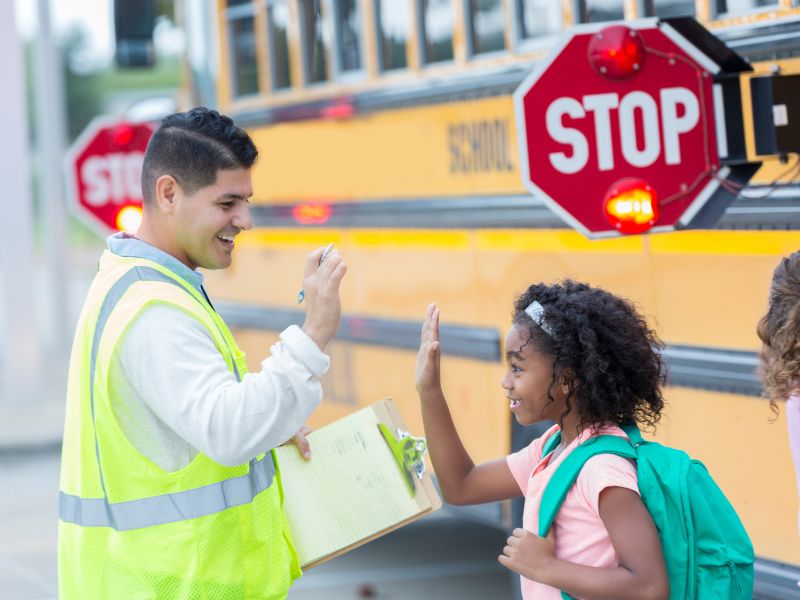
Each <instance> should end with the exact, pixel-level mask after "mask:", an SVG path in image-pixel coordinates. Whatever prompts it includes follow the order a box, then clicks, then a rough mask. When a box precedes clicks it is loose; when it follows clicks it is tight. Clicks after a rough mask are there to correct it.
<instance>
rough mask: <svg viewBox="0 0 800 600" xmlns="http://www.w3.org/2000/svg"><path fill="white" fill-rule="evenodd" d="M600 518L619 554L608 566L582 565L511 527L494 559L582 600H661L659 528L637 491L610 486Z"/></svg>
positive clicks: (551, 543) (665, 587)
mask: <svg viewBox="0 0 800 600" xmlns="http://www.w3.org/2000/svg"><path fill="white" fill-rule="evenodd" d="M600 518H601V519H602V521H603V524H604V525H605V527H606V530H607V531H608V535H609V537H610V538H611V544H612V545H613V546H614V550H615V552H616V553H617V558H619V566H618V567H612V568H599V567H587V566H584V565H578V564H575V563H572V562H568V561H565V560H560V559H557V558H556V557H555V538H554V537H553V534H552V531H553V530H552V529H551V533H550V535H548V536H547V538H542V537H539V536H538V535H534V534H533V533H531V532H530V531H526V530H524V529H515V530H514V532H513V534H512V535H511V537H509V538H508V545H507V546H506V547H505V549H504V550H503V555H501V556H500V557H499V561H500V563H501V564H503V565H504V566H506V567H508V568H509V569H511V570H512V571H516V572H517V573H519V574H520V575H522V576H524V577H527V578H528V579H532V580H534V581H538V582H540V583H544V584H545V585H549V586H552V587H554V588H557V589H559V590H563V591H565V592H567V593H568V594H570V595H572V596H577V597H580V598H586V600H627V599H630V600H661V599H665V600H666V599H667V598H669V580H668V578H667V569H666V566H665V565H664V555H663V553H662V552H661V542H660V540H659V538H658V531H657V530H656V526H655V524H654V523H653V519H652V518H651V517H650V513H648V512H647V509H646V508H645V506H644V504H643V503H642V500H641V498H639V496H638V494H636V492H634V491H632V490H629V489H626V488H622V487H609V488H606V489H605V490H603V491H602V492H601V494H600Z"/></svg>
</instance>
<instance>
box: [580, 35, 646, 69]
mask: <svg viewBox="0 0 800 600" xmlns="http://www.w3.org/2000/svg"><path fill="white" fill-rule="evenodd" d="M644 57H645V47H644V42H642V38H641V36H640V35H639V34H638V33H636V32H635V31H634V30H633V29H631V28H629V27H625V26H624V25H611V26H609V27H605V28H604V29H602V30H601V31H599V32H598V33H596V34H595V35H594V36H593V37H592V40H591V41H590V42H589V62H590V63H591V64H592V67H594V70H595V71H597V72H598V73H600V75H603V76H604V77H608V78H609V79H627V78H628V77H631V76H632V75H634V74H636V72H637V71H639V69H641V68H642V66H643V65H644Z"/></svg>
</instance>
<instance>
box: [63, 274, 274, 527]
mask: <svg viewBox="0 0 800 600" xmlns="http://www.w3.org/2000/svg"><path fill="white" fill-rule="evenodd" d="M137 281H163V282H166V283H171V284H173V285H176V286H178V287H179V288H181V289H183V286H182V285H181V284H180V283H179V282H178V281H176V280H175V279H173V278H172V277H169V276H168V275H165V274H164V273H161V272H160V271H158V270H157V269H153V268H152V267H133V268H132V269H130V270H129V271H128V272H126V273H125V275H123V276H122V277H120V279H119V280H118V281H116V282H115V283H114V285H113V286H111V289H110V290H109V291H108V293H107V294H106V297H105V298H104V299H103V304H102V305H101V307H100V313H99V315H98V317H97V324H96V325H95V331H94V337H93V339H92V352H91V358H90V365H89V401H90V408H91V415H92V425H93V428H94V444H95V453H96V454H97V465H98V467H99V469H100V486H101V488H102V490H103V497H102V498H81V497H80V496H75V495H72V494H67V493H64V492H59V518H60V519H61V520H62V521H64V522H66V523H73V524H75V525H81V526H83V527H111V528H113V529H115V530H117V531H126V530H129V529H138V528H140V527H151V526H154V525H163V524H164V523H172V522H175V521H182V520H186V519H194V518H197V517H203V516H206V515H210V514H214V513H217V512H220V511H223V510H226V509H228V508H232V507H234V506H240V505H242V504H247V503H249V502H252V501H253V499H254V498H255V497H256V496H257V495H258V494H260V493H261V492H263V491H264V490H266V489H267V488H268V487H269V486H270V485H271V484H272V480H273V479H274V477H275V463H274V462H273V460H272V455H271V453H268V454H267V455H266V456H265V457H264V458H263V459H261V460H256V459H253V460H251V461H250V463H249V465H250V471H249V472H248V473H246V474H245V475H240V476H238V477H233V478H231V479H225V480H222V481H218V482H217V483H212V484H209V485H206V486H203V487H199V488H194V489H191V490H185V491H182V492H173V493H171V494H162V495H159V496H151V497H148V498H140V499H138V500H128V501H126V502H109V501H108V494H107V493H106V486H105V481H104V479H103V469H102V467H100V446H99V443H98V441H97V427H96V424H95V416H94V372H95V366H96V363H97V352H98V348H99V346H100V338H101V337H102V334H103V329H104V328H105V325H106V322H107V321H108V318H109V316H110V315H111V311H113V310H114V307H115V306H116V305H117V303H118V302H119V301H120V299H121V298H122V296H123V295H124V294H125V291H126V290H127V289H128V288H129V287H130V286H131V285H133V284H134V283H136V282H137ZM186 293H187V294H190V295H191V293H190V292H188V291H187V292H186ZM192 297H193V296H192ZM223 337H224V336H223ZM231 365H232V367H233V374H234V376H235V377H236V380H237V381H240V380H241V377H240V376H239V370H238V369H237V367H236V361H235V358H234V357H233V356H231Z"/></svg>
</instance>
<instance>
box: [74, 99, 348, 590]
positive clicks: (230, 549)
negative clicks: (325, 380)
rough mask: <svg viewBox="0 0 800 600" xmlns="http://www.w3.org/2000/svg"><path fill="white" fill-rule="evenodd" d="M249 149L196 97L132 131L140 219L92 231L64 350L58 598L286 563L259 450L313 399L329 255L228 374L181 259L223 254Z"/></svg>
mask: <svg viewBox="0 0 800 600" xmlns="http://www.w3.org/2000/svg"><path fill="white" fill-rule="evenodd" d="M256 156H257V150H256V148H255V146H254V144H253V142H252V140H251V139H250V137H249V136H248V135H247V133H245V132H244V131H243V130H242V129H240V128H238V127H236V126H235V125H234V124H233V121H231V119H229V118H228V117H225V116H223V115H220V114H219V113H217V112H216V111H213V110H208V109H206V108H195V109H193V110H191V111H189V112H186V113H179V114H175V115H171V116H169V117H167V118H165V119H164V120H163V121H162V123H161V126H160V127H159V129H158V130H157V131H156V132H155V133H154V134H153V137H152V139H151V140H150V143H149V144H148V147H147V152H146V154H145V159H144V165H143V171H142V188H143V195H144V215H143V219H142V225H141V228H140V229H139V231H138V232H137V234H136V236H135V237H133V236H129V235H125V234H117V235H114V236H111V237H110V238H109V240H108V250H106V251H105V252H104V253H103V255H102V257H101V259H100V264H99V269H98V273H97V275H96V277H95V279H94V281H93V283H92V286H91V288H90V290H89V294H88V296H87V299H86V303H85V305H84V307H83V311H82V314H81V317H80V320H79V323H78V327H77V332H76V334H75V342H74V344H73V349H72V357H71V362H70V373H69V384H68V392H67V396H68V397H67V416H66V426H65V432H64V447H63V454H62V469H61V492H60V521H59V588H60V598H61V599H62V600H72V599H80V600H89V599H91V600H100V599H105V598H108V599H113V600H117V599H124V598H181V599H187V600H188V599H195V598H202V599H205V600H212V599H219V600H235V599H242V600H244V599H245V598H247V599H250V598H284V597H285V596H286V593H287V591H288V589H289V586H290V585H291V583H292V581H293V580H294V579H296V578H297V577H298V576H299V575H300V569H299V567H298V565H297V559H296V556H295V554H294V550H293V548H292V544H291V536H290V532H289V531H288V528H287V523H286V519H285V516H284V513H283V510H282V493H281V488H280V476H279V473H277V472H276V469H275V464H274V462H273V456H272V453H271V449H272V448H274V447H276V446H278V445H280V444H283V443H285V442H286V441H287V440H289V439H290V438H292V437H293V436H294V435H295V434H297V433H298V431H300V430H301V427H302V426H303V423H304V422H305V420H306V418H307V417H308V416H309V414H310V413H311V412H312V411H313V409H314V408H315V407H316V406H317V405H318V404H319V402H320V401H321V398H322V388H321V385H320V381H319V378H320V377H321V376H322V375H323V374H324V373H325V372H326V371H327V369H328V366H329V359H328V357H327V356H326V355H325V354H324V353H323V351H324V349H325V347H326V345H327V343H328V341H329V340H330V338H331V337H332V336H333V335H334V334H335V332H336V329H337V328H338V325H339V319H340V315H341V305H340V300H339V284H340V282H341V279H342V277H343V276H344V274H345V271H346V266H345V264H344V262H342V259H341V257H340V255H339V253H338V252H337V251H336V250H334V251H332V252H330V253H328V255H327V256H326V258H325V261H324V262H321V261H320V259H321V257H322V252H323V250H322V248H320V249H318V250H316V251H314V252H312V253H311V255H310V256H309V257H308V260H307V263H306V266H305V273H304V277H303V289H304V293H305V298H306V302H307V313H306V319H305V323H304V325H303V327H302V329H301V328H300V327H297V326H292V327H289V328H288V329H286V330H285V331H283V332H282V333H281V334H280V342H278V343H277V344H275V345H274V346H273V347H272V349H271V350H272V353H271V356H269V357H268V358H266V359H265V360H264V362H263V363H262V365H261V371H260V372H258V373H252V374H246V364H245V360H244V354H243V353H242V352H241V351H240V350H239V349H238V348H237V346H236V343H235V341H234V339H233V337H232V335H231V333H230V331H229V330H228V327H227V326H226V325H225V323H224V322H223V321H222V319H221V318H220V317H219V316H218V315H217V313H216V312H215V311H214V308H213V306H212V304H211V302H210V301H209V299H208V296H207V295H206V293H205V290H204V288H203V285H202V284H203V276H202V274H201V273H200V272H198V271H197V269H198V268H199V267H202V268H204V269H223V268H226V267H227V266H229V265H230V262H231V253H232V252H233V248H234V244H235V238H236V235H237V234H238V233H240V232H241V231H243V230H247V229H250V228H251V226H252V221H251V218H250V213H249V208H248V198H249V197H250V196H251V195H252V181H251V167H252V165H253V163H254V162H255V159H256ZM253 276H254V277H257V276H259V274H258V273H253ZM295 440H296V442H297V443H298V447H300V448H301V449H302V450H304V451H305V452H306V453H307V444H305V443H304V438H303V437H302V434H298V435H297V436H295Z"/></svg>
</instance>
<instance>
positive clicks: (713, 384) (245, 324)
mask: <svg viewBox="0 0 800 600" xmlns="http://www.w3.org/2000/svg"><path fill="white" fill-rule="evenodd" d="M215 304H216V306H217V310H218V311H219V313H220V314H221V315H222V316H223V318H224V319H225V321H226V322H227V323H228V325H230V326H231V327H239V328H242V329H255V330H267V331H282V330H283V329H285V328H286V327H288V326H289V325H292V324H297V325H300V324H301V323H302V322H303V319H304V318H305V313H304V312H303V311H300V310H293V309H287V308H272V307H267V306H258V305H252V304H241V303H237V302H223V301H218V302H216V303H215ZM420 327H421V321H416V320H415V321H410V320H402V319H386V318H375V317H366V316H358V315H346V316H343V317H342V322H341V325H340V327H339V332H338V333H337V335H336V339H337V340H340V341H346V342H353V343H356V344H368V345H373V346H383V347H387V348H400V349H404V350H413V351H415V350H417V348H419V334H420ZM440 333H441V344H442V353H443V354H448V355H451V356H461V357H465V358H472V359H475V360H482V361H487V362H499V361H500V359H501V357H502V355H501V339H500V335H501V334H500V332H499V331H497V330H496V329H493V328H491V327H474V326H465V325H442V326H441V331H440ZM664 358H665V360H666V363H667V368H668V383H669V384H670V385H675V386H680V387H688V388H695V389H706V390H715V391H722V392H729V393H733V394H741V395H746V396H760V394H761V385H760V383H759V380H758V377H757V376H756V367H757V365H758V355H757V354H756V353H755V352H749V351H742V350H728V349H723V348H709V347H701V346H682V345H674V344H673V345H668V346H667V347H666V349H665V350H664Z"/></svg>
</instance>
